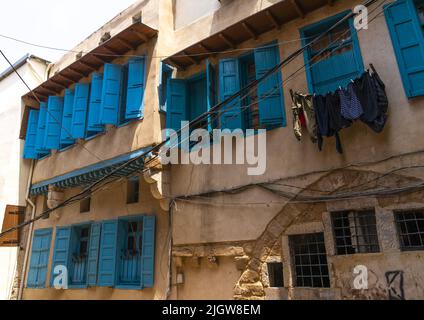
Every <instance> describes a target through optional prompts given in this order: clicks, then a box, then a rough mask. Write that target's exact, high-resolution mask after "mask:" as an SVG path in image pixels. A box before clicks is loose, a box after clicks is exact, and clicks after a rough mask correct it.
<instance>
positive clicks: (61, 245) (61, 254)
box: [50, 227, 71, 286]
mask: <svg viewBox="0 0 424 320" xmlns="http://www.w3.org/2000/svg"><path fill="white" fill-rule="evenodd" d="M70 243H71V227H57V228H56V235H55V241H54V251H53V260H52V269H51V277H50V285H51V286H53V282H54V277H55V274H54V268H55V267H56V266H59V265H62V266H65V267H66V268H68V273H69V269H70V268H69V258H70V257H69V246H70ZM68 279H69V274H68Z"/></svg>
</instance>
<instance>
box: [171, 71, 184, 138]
mask: <svg viewBox="0 0 424 320" xmlns="http://www.w3.org/2000/svg"><path fill="white" fill-rule="evenodd" d="M167 94H168V97H167V110H166V127H167V128H168V129H173V130H175V131H178V130H180V129H181V121H187V119H188V117H187V83H186V81H185V80H182V79H169V80H168V90H167Z"/></svg>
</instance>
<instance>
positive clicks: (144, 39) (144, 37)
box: [131, 29, 149, 42]
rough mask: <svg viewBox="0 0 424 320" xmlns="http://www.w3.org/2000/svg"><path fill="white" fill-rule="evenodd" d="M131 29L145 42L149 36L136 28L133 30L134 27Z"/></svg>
mask: <svg viewBox="0 0 424 320" xmlns="http://www.w3.org/2000/svg"><path fill="white" fill-rule="evenodd" d="M131 31H132V32H133V33H134V34H135V35H136V36H137V37H139V38H140V39H141V40H143V42H147V41H149V38H148V37H147V36H146V35H145V34H143V33H141V32H139V31H137V30H135V29H131Z"/></svg>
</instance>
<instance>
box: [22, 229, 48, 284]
mask: <svg viewBox="0 0 424 320" xmlns="http://www.w3.org/2000/svg"><path fill="white" fill-rule="evenodd" d="M51 236H52V229H39V230H36V231H35V232H34V236H33V238H32V248H31V260H30V263H29V271H28V279H27V287H28V288H44V287H45V285H46V277H47V266H48V262H49V256H50V242H51Z"/></svg>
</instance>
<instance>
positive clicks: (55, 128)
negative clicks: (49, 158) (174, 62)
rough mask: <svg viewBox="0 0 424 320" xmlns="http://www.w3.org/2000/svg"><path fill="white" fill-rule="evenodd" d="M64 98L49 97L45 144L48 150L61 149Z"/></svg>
mask: <svg viewBox="0 0 424 320" xmlns="http://www.w3.org/2000/svg"><path fill="white" fill-rule="evenodd" d="M62 116H63V98H62V97H55V96H51V97H49V100H48V104H47V115H46V132H45V137H46V138H45V143H46V149H50V150H51V149H56V150H57V149H60V132H61V131H62V130H61V129H62V124H61V121H62Z"/></svg>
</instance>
